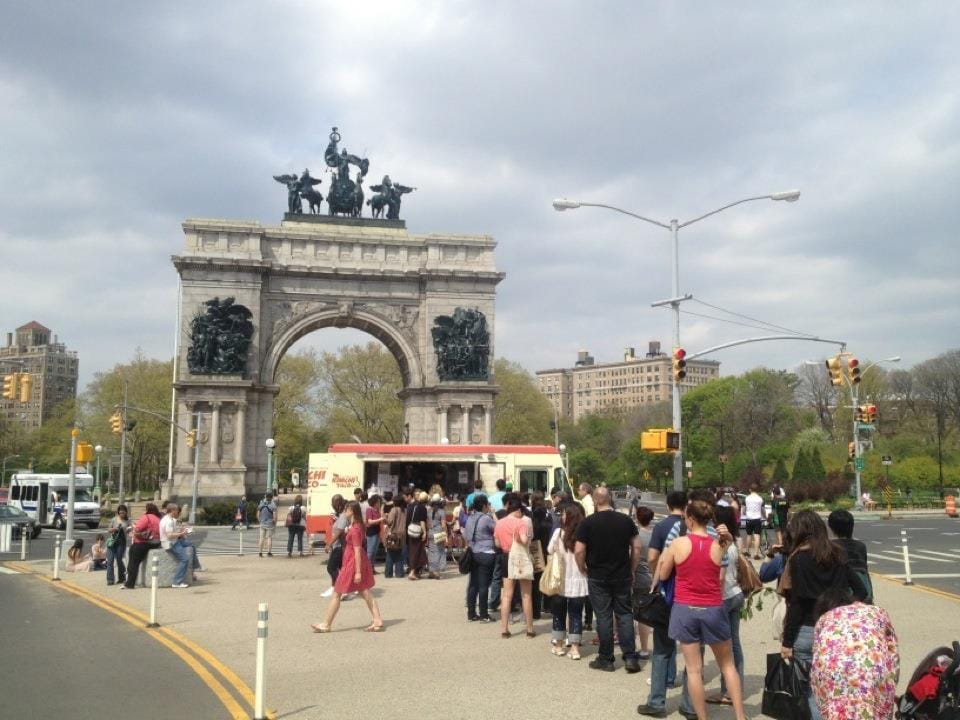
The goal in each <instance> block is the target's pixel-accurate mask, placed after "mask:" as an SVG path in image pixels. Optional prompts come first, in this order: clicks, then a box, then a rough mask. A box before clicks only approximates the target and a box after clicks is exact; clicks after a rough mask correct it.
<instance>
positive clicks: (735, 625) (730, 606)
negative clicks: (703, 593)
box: [720, 593, 744, 695]
mask: <svg viewBox="0 0 960 720" xmlns="http://www.w3.org/2000/svg"><path fill="white" fill-rule="evenodd" d="M743 603H744V599H743V593H739V594H738V595H734V596H733V597H732V598H729V599H727V600H724V601H723V609H724V610H726V611H727V618H728V619H729V620H730V639H731V640H732V642H733V664H734V665H735V666H736V668H737V675H739V676H740V691H741V692H743V646H742V645H741V644H740V608H742V607H743ZM720 693H721V694H722V695H726V693H727V685H726V683H725V682H724V681H723V675H721V676H720Z"/></svg>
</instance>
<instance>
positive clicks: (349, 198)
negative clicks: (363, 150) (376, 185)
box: [323, 127, 370, 217]
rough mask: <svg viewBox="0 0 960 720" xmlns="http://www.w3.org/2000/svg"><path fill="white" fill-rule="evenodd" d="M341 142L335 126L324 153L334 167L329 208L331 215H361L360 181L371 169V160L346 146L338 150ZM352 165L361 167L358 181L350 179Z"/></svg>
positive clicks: (361, 196) (361, 194)
mask: <svg viewBox="0 0 960 720" xmlns="http://www.w3.org/2000/svg"><path fill="white" fill-rule="evenodd" d="M339 142H340V133H339V132H337V128H336V127H334V128H333V131H332V132H331V133H330V143H329V144H328V145H327V149H326V151H325V152H324V154H323V158H324V160H325V161H326V163H327V165H328V166H329V167H331V168H333V169H334V173H333V182H332V183H331V185H330V193H329V194H328V195H327V208H328V209H329V212H330V214H331V215H337V214H342V215H349V216H351V217H359V215H360V210H361V208H362V207H363V188H362V187H361V185H360V183H361V182H362V180H363V178H364V176H365V175H366V174H367V171H368V170H369V169H370V161H369V160H367V158H361V157H358V156H356V155H351V154H350V153H348V152H347V150H346V148H344V149H343V151H341V152H337V143H339ZM351 165H354V166H355V167H357V168H358V169H359V171H358V172H357V181H356V182H354V181H353V180H351V179H350V166H351Z"/></svg>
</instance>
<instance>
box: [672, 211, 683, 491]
mask: <svg viewBox="0 0 960 720" xmlns="http://www.w3.org/2000/svg"><path fill="white" fill-rule="evenodd" d="M679 230H680V223H679V222H678V221H677V220H676V218H674V219H673V220H671V221H670V239H671V244H672V246H673V247H672V250H673V252H672V253H671V255H672V262H671V264H672V270H673V283H672V285H671V291H672V300H671V302H670V311H671V313H672V314H673V347H674V348H678V347H680V239H679V237H678V234H679ZM671 376H672V379H671V381H670V383H671V385H670V387H671V393H670V394H671V399H672V404H673V429H674V430H676V431H677V432H678V433H680V447H678V448H677V451H676V452H675V453H674V454H673V489H674V490H683V432H682V427H681V426H682V423H683V418H682V417H681V413H680V383H679V382H678V381H677V375H676V373H671Z"/></svg>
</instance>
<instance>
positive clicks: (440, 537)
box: [433, 530, 447, 545]
mask: <svg viewBox="0 0 960 720" xmlns="http://www.w3.org/2000/svg"><path fill="white" fill-rule="evenodd" d="M433 544H434V545H446V544H447V534H446V533H445V532H443V531H442V530H441V531H440V532H435V533H434V534H433Z"/></svg>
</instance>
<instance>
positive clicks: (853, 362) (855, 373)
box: [847, 357, 860, 385]
mask: <svg viewBox="0 0 960 720" xmlns="http://www.w3.org/2000/svg"><path fill="white" fill-rule="evenodd" d="M847 368H849V371H848V375H849V376H850V382H852V383H853V384H854V385H856V384H857V383H858V382H860V361H859V360H857V359H856V358H855V357H852V358H850V359H849V360H847Z"/></svg>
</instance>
